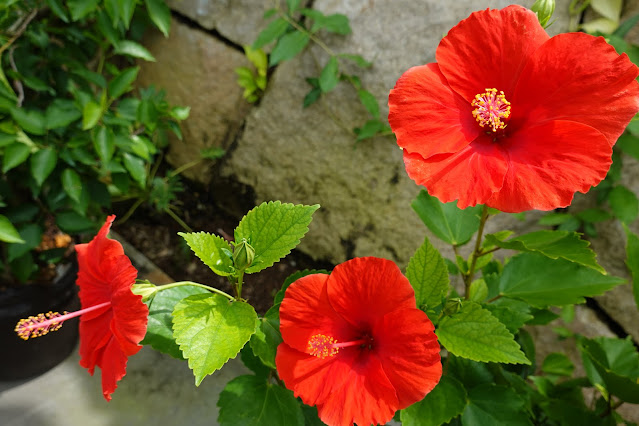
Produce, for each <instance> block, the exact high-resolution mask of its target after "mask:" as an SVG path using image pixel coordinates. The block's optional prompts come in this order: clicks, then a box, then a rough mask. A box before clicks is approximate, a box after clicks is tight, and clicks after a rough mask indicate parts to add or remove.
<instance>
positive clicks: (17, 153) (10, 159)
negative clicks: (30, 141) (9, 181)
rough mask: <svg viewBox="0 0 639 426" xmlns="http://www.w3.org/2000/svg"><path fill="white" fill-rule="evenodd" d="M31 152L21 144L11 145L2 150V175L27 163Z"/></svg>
mask: <svg viewBox="0 0 639 426" xmlns="http://www.w3.org/2000/svg"><path fill="white" fill-rule="evenodd" d="M30 152H31V150H30V149H29V147H28V146H27V145H25V144H23V143H19V142H18V143H12V144H11V145H8V146H6V147H5V148H4V152H3V154H2V173H7V172H8V171H9V170H11V169H13V168H14V167H17V166H19V165H20V164H22V163H24V162H25V161H27V158H29V154H30Z"/></svg>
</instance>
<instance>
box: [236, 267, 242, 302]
mask: <svg viewBox="0 0 639 426" xmlns="http://www.w3.org/2000/svg"><path fill="white" fill-rule="evenodd" d="M243 283H244V271H240V273H239V274H238V276H237V283H236V284H235V291H236V292H237V298H238V299H241V298H242V284H243Z"/></svg>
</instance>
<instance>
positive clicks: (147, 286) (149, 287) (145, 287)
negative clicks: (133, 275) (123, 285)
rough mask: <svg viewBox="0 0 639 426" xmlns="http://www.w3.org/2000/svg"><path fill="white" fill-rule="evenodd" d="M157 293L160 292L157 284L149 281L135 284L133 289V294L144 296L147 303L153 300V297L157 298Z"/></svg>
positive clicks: (143, 299) (143, 298)
mask: <svg viewBox="0 0 639 426" xmlns="http://www.w3.org/2000/svg"><path fill="white" fill-rule="evenodd" d="M157 291H158V288H157V286H156V285H155V284H151V283H150V282H148V281H147V282H141V283H137V284H133V286H132V287H131V292H132V293H133V294H137V295H140V296H142V301H143V302H146V301H148V300H150V299H152V298H153V296H155V293H157Z"/></svg>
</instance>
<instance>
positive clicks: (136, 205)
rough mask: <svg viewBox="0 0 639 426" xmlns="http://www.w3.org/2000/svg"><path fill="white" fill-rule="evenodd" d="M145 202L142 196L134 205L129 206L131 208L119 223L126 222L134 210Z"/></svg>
mask: <svg viewBox="0 0 639 426" xmlns="http://www.w3.org/2000/svg"><path fill="white" fill-rule="evenodd" d="M143 202H144V198H143V197H140V198H138V199H137V200H135V203H133V205H132V206H131V207H130V208H129V210H127V212H126V213H125V214H124V216H122V218H121V219H120V220H119V221H118V223H119V224H122V223H124V222H126V221H127V219H128V218H130V217H131V215H132V214H133V212H134V211H136V210H137V208H138V207H140V205H141V204H142V203H143Z"/></svg>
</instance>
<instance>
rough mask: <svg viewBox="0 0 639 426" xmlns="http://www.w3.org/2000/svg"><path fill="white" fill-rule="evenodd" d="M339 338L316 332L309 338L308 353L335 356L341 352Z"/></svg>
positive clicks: (319, 355) (319, 356)
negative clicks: (336, 345) (337, 345)
mask: <svg viewBox="0 0 639 426" xmlns="http://www.w3.org/2000/svg"><path fill="white" fill-rule="evenodd" d="M335 344H337V340H335V339H334V338H332V337H330V336H326V335H324V334H315V335H314V336H311V338H310V339H309V340H308V353H309V354H311V355H313V356H316V357H318V358H322V359H323V358H326V357H329V356H333V355H335V354H337V353H338V352H339V348H338V347H335V346H334V345H335Z"/></svg>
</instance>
